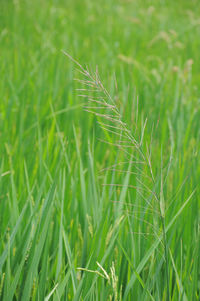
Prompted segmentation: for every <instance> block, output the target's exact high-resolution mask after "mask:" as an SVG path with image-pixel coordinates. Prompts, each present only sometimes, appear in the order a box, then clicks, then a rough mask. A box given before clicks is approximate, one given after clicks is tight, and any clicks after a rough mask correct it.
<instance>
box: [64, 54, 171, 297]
mask: <svg viewBox="0 0 200 301" xmlns="http://www.w3.org/2000/svg"><path fill="white" fill-rule="evenodd" d="M64 54H65V55H66V56H68V57H69V58H70V60H72V61H73V62H74V63H75V64H76V65H77V66H78V71H79V73H80V74H81V76H82V78H81V79H75V80H76V81H78V82H79V83H80V85H81V86H82V87H81V88H79V89H77V90H78V92H79V96H80V97H83V98H85V99H86V100H87V102H86V104H85V106H84V109H85V111H87V112H89V113H92V114H93V115H95V116H96V117H97V122H98V124H99V125H100V127H101V128H102V129H103V130H104V131H106V133H107V134H109V135H111V136H112V137H113V138H114V139H112V140H109V141H105V140H102V139H101V141H102V142H106V143H108V144H109V145H112V146H114V147H117V148H118V149H119V150H121V151H122V152H123V155H124V157H125V158H126V161H123V162H117V163H116V164H114V165H112V166H110V167H106V168H104V169H103V171H112V172H118V173H121V174H129V175H133V176H134V177H135V178H134V183H133V184H132V183H131V184H130V182H129V181H128V182H127V184H124V183H104V184H103V185H107V186H112V187H113V186H114V187H116V188H117V189H124V188H127V189H134V190H135V191H136V192H137V195H138V196H139V198H140V200H141V202H140V203H139V204H138V203H137V204H135V203H134V202H133V201H132V200H131V201H130V202H124V199H122V198H120V200H119V201H114V202H115V203H119V207H120V210H122V212H124V213H125V214H126V215H127V216H129V217H130V216H131V217H133V218H134V220H137V221H139V222H140V223H142V225H143V229H145V230H146V231H139V232H137V231H134V229H133V231H132V233H134V234H139V235H143V236H144V237H145V238H147V237H148V236H149V235H155V237H156V239H158V240H159V241H160V245H161V247H163V250H164V262H165V272H166V300H170V293H169V292H170V288H169V275H168V269H169V267H168V265H169V262H168V242H167V235H166V234H167V233H166V225H165V217H166V205H165V199H164V185H165V182H166V178H167V175H168V172H169V168H170V164H171V159H172V155H171V156H170V159H169V164H168V165H167V167H164V166H163V159H162V155H161V168H160V171H159V172H157V173H156V174H155V172H154V166H153V164H152V147H151V146H152V136H153V135H152V133H151V138H150V143H149V144H148V143H147V142H146V141H145V129H146V126H147V119H145V121H144V122H143V124H142V126H141V127H140V128H141V130H140V132H139V133H138V131H139V127H138V125H137V122H138V109H137V116H136V124H135V129H134V130H132V128H131V126H129V125H128V124H127V123H126V122H125V121H124V119H123V116H122V113H121V108H120V107H118V105H117V103H116V102H115V100H114V99H113V98H112V97H111V95H110V94H109V92H108V91H107V89H106V88H105V87H104V85H103V83H102V81H101V79H100V76H99V72H98V68H96V71H95V72H94V73H93V72H91V71H89V68H88V67H86V68H84V67H83V66H82V65H81V64H79V63H78V62H77V61H76V60H74V59H73V58H72V57H71V56H70V55H69V54H67V53H66V52H64ZM137 108H138V105H137ZM152 132H153V129H152ZM113 141H114V142H113ZM124 166H129V167H130V168H129V167H128V168H127V169H124ZM166 170H167V172H166ZM164 171H165V178H164ZM126 186H127V187H126ZM120 203H122V204H121V205H120ZM124 205H125V206H124ZM152 216H153V218H152ZM147 218H148V220H147ZM144 225H146V228H145V226H144ZM158 253H160V251H158Z"/></svg>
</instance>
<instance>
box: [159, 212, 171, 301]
mask: <svg viewBox="0 0 200 301" xmlns="http://www.w3.org/2000/svg"><path fill="white" fill-rule="evenodd" d="M161 221H162V229H163V242H164V252H165V260H166V277H167V299H166V300H167V301H170V292H169V273H168V270H169V261H168V250H167V237H166V231H165V218H164V216H162V215H161Z"/></svg>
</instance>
